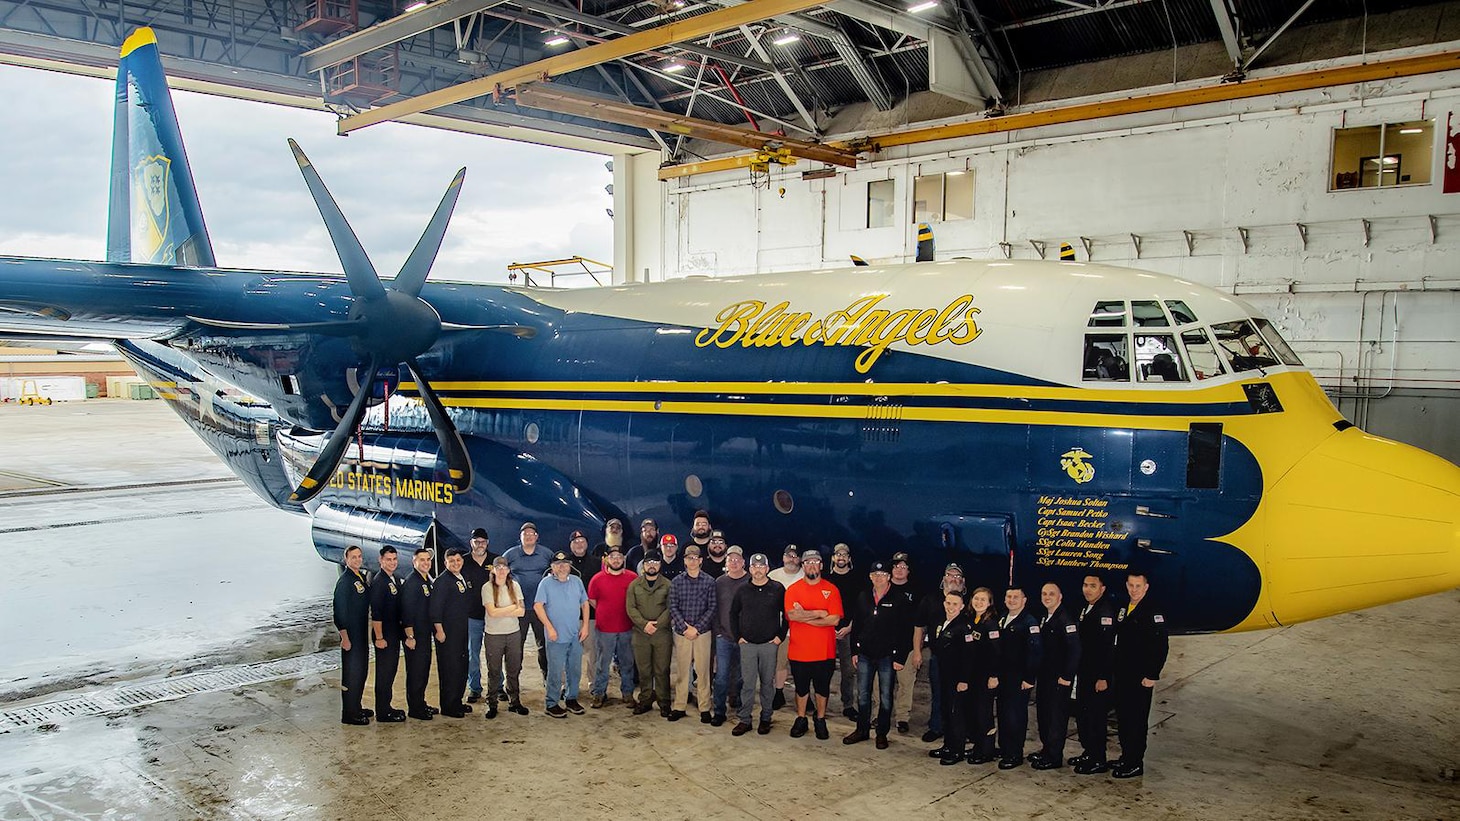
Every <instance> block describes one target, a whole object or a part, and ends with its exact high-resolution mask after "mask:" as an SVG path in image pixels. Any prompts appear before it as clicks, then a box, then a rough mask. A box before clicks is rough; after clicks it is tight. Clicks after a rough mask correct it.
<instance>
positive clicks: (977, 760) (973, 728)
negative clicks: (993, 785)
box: [965, 587, 1000, 764]
mask: <svg viewBox="0 0 1460 821" xmlns="http://www.w3.org/2000/svg"><path fill="white" fill-rule="evenodd" d="M968 607H969V611H970V613H969V624H970V625H971V626H972V628H973V630H975V631H976V632H977V634H978V636H979V638H977V639H975V640H974V642H973V652H972V653H971V654H970V658H969V664H970V668H971V669H970V672H969V688H968V689H969V692H968V695H967V697H966V698H967V702H968V714H969V715H968V716H967V718H966V719H965V720H966V721H967V722H968V729H969V733H970V737H971V738H972V740H973V745H972V749H970V750H969V751H968V763H970V764H987V763H989V762H990V761H993V760H994V696H995V694H997V692H998V689H999V635H1000V633H999V613H998V611H997V610H995V609H994V591H992V590H990V589H988V588H987V587H980V588H978V589H977V590H974V591H973V595H972V596H970V597H969V598H968Z"/></svg>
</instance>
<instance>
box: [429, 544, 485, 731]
mask: <svg viewBox="0 0 1460 821" xmlns="http://www.w3.org/2000/svg"><path fill="white" fill-rule="evenodd" d="M464 561H465V559H464V551H462V550H461V549H459V548H455V547H453V548H451V549H450V550H448V551H446V572H445V573H442V574H441V575H440V576H438V577H437V578H436V584H435V585H433V586H432V587H431V623H432V625H433V626H434V628H435V632H436V686H437V688H438V692H439V693H440V697H441V715H443V716H446V717H448V718H461V717H463V716H465V715H466V714H467V713H469V712H471V705H469V704H464V703H462V697H463V696H465V695H466V662H467V658H466V647H467V643H466V632H467V614H468V613H470V612H471V600H472V599H476V598H480V596H481V594H480V592H479V591H477V590H476V589H474V588H473V587H472V586H471V582H469V581H467V579H466V577H465V576H463V575H461V566H462V563H463V562H464Z"/></svg>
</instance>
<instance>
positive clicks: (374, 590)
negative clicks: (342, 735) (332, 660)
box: [370, 545, 406, 723]
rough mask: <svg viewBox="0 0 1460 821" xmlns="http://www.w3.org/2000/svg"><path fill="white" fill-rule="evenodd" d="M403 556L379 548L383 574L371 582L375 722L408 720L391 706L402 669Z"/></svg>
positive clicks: (393, 549) (401, 711)
mask: <svg viewBox="0 0 1460 821" xmlns="http://www.w3.org/2000/svg"><path fill="white" fill-rule="evenodd" d="M399 566H400V557H399V556H398V555H396V551H395V548H393V547H391V546H390V545H386V546H385V547H382V548H380V572H379V573H376V574H375V578H373V579H371V580H370V629H371V631H372V632H373V633H374V634H375V720H376V721H379V722H381V723H395V722H399V721H405V720H406V714H405V711H404V710H397V709H395V707H393V706H391V703H390V701H391V694H392V691H394V690H395V674H396V671H397V670H399V669H400V635H401V632H400V586H401V582H402V581H403V580H402V579H401V578H399V577H398V576H396V575H395V571H396V568H397V567H399Z"/></svg>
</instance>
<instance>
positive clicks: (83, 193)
mask: <svg viewBox="0 0 1460 821" xmlns="http://www.w3.org/2000/svg"><path fill="white" fill-rule="evenodd" d="M113 87H114V84H113V83H112V82H111V81H104V80H98V79H94V78H87V77H74V76H70V75H65V74H58V73H54V72H46V71H38V70H35V69H24V68H14V67H11V66H0V100H4V101H5V111H4V114H3V115H0V117H3V129H0V130H3V133H4V135H5V140H4V151H0V180H3V181H4V189H3V191H4V195H3V196H0V254H19V255H34V256H51V257H66V258H76V259H102V258H103V257H104V256H105V254H106V210H107V184H108V175H109V166H110V162H111V123H112V94H113ZM173 101H174V103H175V106H176V108H177V114H178V120H179V121H180V123H181V125H182V132H183V140H184V141H185V142H186V143H187V149H188V159H189V160H190V162H191V164H192V168H193V177H194V180H195V181H196V183H197V186H198V197H199V199H200V200H201V201H202V205H203V216H204V218H205V219H206V220H207V222H208V233H209V235H210V236H211V238H212V240H213V250H214V253H215V254H216V255H217V257H218V263H219V264H220V265H223V266H227V267H243V268H264V269H286V270H296V271H300V270H303V271H320V272H338V271H339V270H340V264H339V260H338V259H337V258H336V257H335V254H334V249H333V247H332V246H331V245H330V241H329V237H328V235H327V234H326V233H325V230H324V225H323V223H321V222H320V218H319V213H318V212H317V211H316V210H315V208H314V203H313V201H312V200H311V199H310V196H309V191H308V190H307V189H306V188H305V186H304V181H303V178H302V177H300V175H299V169H298V167H297V166H296V165H295V164H294V161H293V158H292V157H291V155H290V153H289V148H288V146H287V145H286V144H285V138H286V137H293V138H294V139H295V140H297V141H298V142H299V144H300V146H301V147H302V148H303V149H304V151H305V153H307V154H308V155H309V157H310V159H311V160H313V161H314V164H315V166H316V167H317V168H318V169H319V172H320V174H321V175H322V176H323V177H324V180H325V184H326V185H328V186H329V187H330V190H331V192H333V194H334V196H335V199H336V200H337V201H338V202H339V203H340V207H341V209H343V210H344V212H345V216H346V217H347V218H349V220H350V223H351V224H352V225H353V226H354V228H355V233H356V234H357V235H359V237H360V241H361V242H362V243H363V244H364V245H365V250H366V251H368V252H369V253H370V256H371V259H372V260H373V261H374V263H375V267H376V269H377V270H378V271H380V273H381V275H382V276H393V275H394V274H395V272H396V271H397V270H399V268H400V266H401V264H402V263H403V262H404V261H405V258H406V256H407V255H408V254H409V253H410V251H411V248H412V247H413V246H414V245H415V242H416V240H417V238H419V236H420V233H421V231H422V230H423V229H424V228H425V226H426V221H427V220H428V219H429V218H430V215H431V211H432V209H434V208H435V207H436V203H437V202H438V201H439V200H440V198H441V194H442V193H443V192H444V191H445V188H446V184H447V183H448V182H450V181H451V177H452V175H453V174H455V173H456V170H457V169H458V168H461V167H463V166H465V167H466V169H467V174H466V184H465V186H464V188H463V190H462V195H461V200H460V202H459V203H458V204H457V206H456V214H455V216H454V217H453V218H452V221H451V228H450V230H448V232H447V234H446V241H445V242H444V243H443V245H442V247H441V254H440V256H439V257H438V258H437V260H436V267H435V268H434V269H433V271H432V274H431V276H432V279H454V280H469V281H480V282H505V281H506V265H507V264H508V263H511V262H531V261H537V260H545V259H554V258H561V257H565V256H572V255H574V254H578V255H581V256H585V257H588V258H590V259H596V260H603V261H605V262H612V260H613V223H612V220H611V219H610V218H609V217H608V215H607V213H605V209H606V208H608V207H610V206H612V204H613V203H612V198H611V197H610V196H609V195H608V194H607V193H605V192H604V186H605V185H607V184H608V183H610V182H612V175H611V174H610V173H609V172H608V171H607V170H606V169H605V168H604V162H605V160H607V159H608V158H607V157H605V156H600V155H597V154H586V153H582V152H577V151H568V150H565V149H559V148H546V147H543V146H536V145H528V144H525V143H517V142H510V141H507V140H497V139H493V138H491V137H477V136H467V135H463V134H455V133H451V132H446V131H441V130H438V129H430V128H422V127H419V126H407V125H398V124H395V123H384V124H381V125H378V126H372V127H371V128H367V129H363V130H361V131H357V132H355V133H354V134H352V135H350V136H349V137H348V138H345V137H338V136H336V135H335V125H334V123H335V118H334V117H333V115H329V114H325V113H321V112H314V111H302V110H297V109H291V108H284V107H280V106H271V105H264V104H261V103H248V102H242V101H238V100H229V99H223V98H220V97H211V96H207V95H201V94H194V93H189V92H185V91H174V92H173Z"/></svg>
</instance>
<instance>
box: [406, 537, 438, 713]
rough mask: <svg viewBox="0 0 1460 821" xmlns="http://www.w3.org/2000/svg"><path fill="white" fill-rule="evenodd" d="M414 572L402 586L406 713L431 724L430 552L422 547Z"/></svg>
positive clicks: (412, 563)
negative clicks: (429, 692)
mask: <svg viewBox="0 0 1460 821" xmlns="http://www.w3.org/2000/svg"><path fill="white" fill-rule="evenodd" d="M411 565H412V568H413V569H412V571H411V574H410V575H409V576H406V578H405V581H403V582H401V586H400V626H401V633H402V634H403V635H404V638H403V639H402V643H403V644H405V647H406V711H407V713H408V714H409V715H410V717H411V718H414V719H419V720H421V721H430V720H431V717H432V716H433V715H435V714H436V712H437V710H436V708H435V707H432V706H430V705H429V704H427V703H426V685H427V684H428V683H429V682H430V680H431V633H432V631H433V627H432V624H431V551H430V550H427V549H426V548H424V547H422V548H420V549H418V550H416V555H415V556H414V557H413V558H412V560H411Z"/></svg>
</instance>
